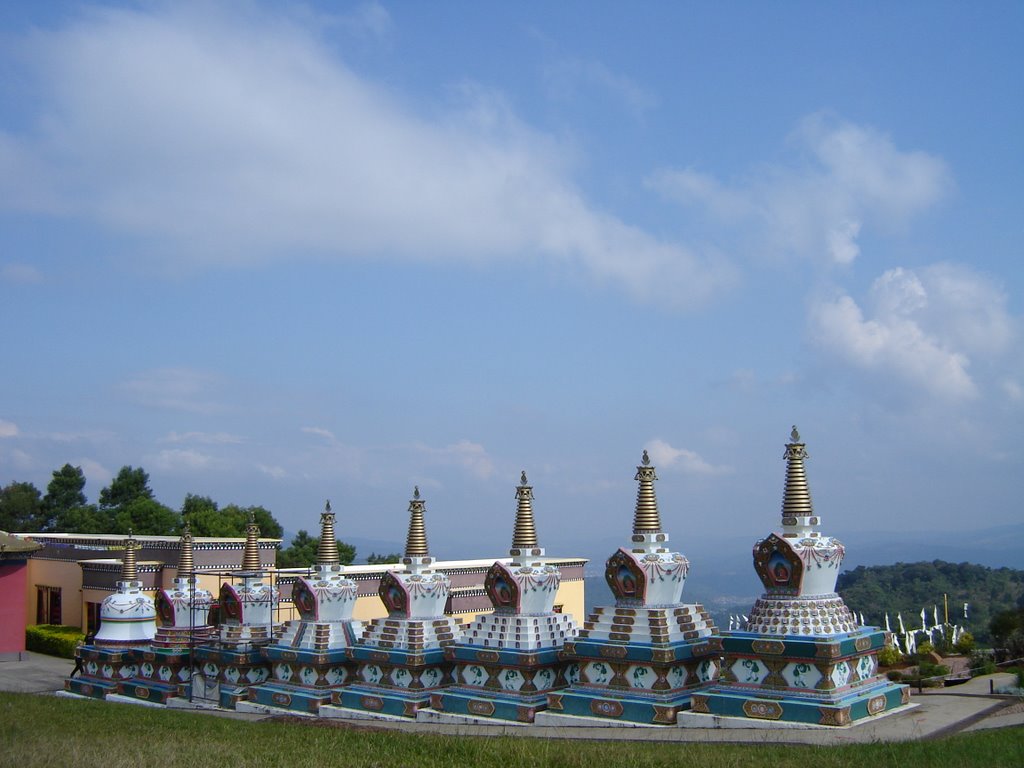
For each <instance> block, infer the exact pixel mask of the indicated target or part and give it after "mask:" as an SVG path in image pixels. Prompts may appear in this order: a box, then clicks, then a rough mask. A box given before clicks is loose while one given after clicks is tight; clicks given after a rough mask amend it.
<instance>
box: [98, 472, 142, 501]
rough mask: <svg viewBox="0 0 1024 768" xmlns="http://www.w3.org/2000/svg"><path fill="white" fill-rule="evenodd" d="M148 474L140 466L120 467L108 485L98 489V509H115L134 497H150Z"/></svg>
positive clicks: (134, 498)
mask: <svg viewBox="0 0 1024 768" xmlns="http://www.w3.org/2000/svg"><path fill="white" fill-rule="evenodd" d="M152 498H153V491H152V489H151V488H150V487H149V475H148V474H147V473H146V470H144V469H143V468H142V467H139V468H138V469H135V468H133V467H130V466H124V467H121V469H120V471H119V472H118V473H117V477H115V478H114V479H113V480H111V481H110V485H108V486H107V487H106V488H104V489H103V490H102V491H100V509H117V508H119V507H122V506H124V505H125V504H128V503H129V502H132V501H135V500H136V499H152Z"/></svg>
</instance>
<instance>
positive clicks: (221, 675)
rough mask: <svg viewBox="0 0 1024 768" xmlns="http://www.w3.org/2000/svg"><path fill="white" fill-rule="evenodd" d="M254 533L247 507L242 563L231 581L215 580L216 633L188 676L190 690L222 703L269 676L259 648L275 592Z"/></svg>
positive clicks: (270, 635) (268, 628) (267, 636)
mask: <svg viewBox="0 0 1024 768" xmlns="http://www.w3.org/2000/svg"><path fill="white" fill-rule="evenodd" d="M259 537H260V529H259V526H258V525H257V524H256V521H255V519H254V518H253V516H252V514H251V513H250V516H249V524H248V525H247V526H246V532H245V551H244V553H243V556H242V568H241V570H240V571H238V572H237V573H236V574H235V576H236V579H235V581H234V582H231V581H229V582H226V583H224V584H221V588H220V627H219V635H218V636H217V638H216V640H215V641H214V642H211V643H209V644H206V645H201V646H200V647H199V648H197V649H196V651H195V662H196V665H197V666H198V667H199V674H197V675H195V676H194V677H193V678H192V696H193V697H194V698H195V697H198V698H201V699H205V700H207V701H210V702H212V703H216V704H218V705H219V706H221V707H225V708H228V709H234V707H235V705H236V704H237V703H238V702H239V701H243V700H246V699H248V690H249V688H250V687H251V686H253V685H258V684H259V683H262V682H264V681H265V680H266V679H267V678H268V677H269V676H270V666H269V664H268V663H267V662H266V660H265V659H264V657H263V654H262V653H261V652H260V650H261V648H262V647H263V646H265V645H268V644H269V643H270V642H272V641H273V639H274V630H275V629H276V626H275V621H274V620H275V614H276V609H277V605H278V602H279V600H280V595H279V593H278V590H277V588H276V587H275V586H274V585H273V584H272V583H271V582H270V580H269V579H268V578H267V576H266V572H265V571H264V566H263V563H262V562H261V560H260V547H259Z"/></svg>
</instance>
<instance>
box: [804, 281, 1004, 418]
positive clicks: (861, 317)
mask: <svg viewBox="0 0 1024 768" xmlns="http://www.w3.org/2000/svg"><path fill="white" fill-rule="evenodd" d="M866 305H867V310H865V309H863V308H862V307H861V306H860V305H859V304H858V303H857V302H856V301H855V300H854V299H853V298H851V297H850V296H847V295H841V296H838V297H836V298H834V299H831V300H826V301H820V302H817V303H816V304H815V305H814V306H812V309H811V314H810V335H811V338H812V339H813V340H814V341H815V342H816V343H817V344H818V345H819V346H820V347H821V349H822V350H824V351H825V352H826V353H828V354H830V355H832V356H834V357H836V358H838V359H839V360H840V361H842V362H843V363H845V364H847V365H850V366H852V367H854V368H857V369H861V370H864V371H868V372H871V373H873V374H876V375H878V376H879V377H882V378H883V379H888V378H890V377H894V378H895V379H896V380H898V381H901V382H903V383H904V384H908V385H910V386H912V387H913V388H915V389H916V390H919V391H923V392H927V393H930V394H932V395H935V396H938V397H941V398H944V399H947V400H966V399H972V398H974V397H976V396H977V395H978V394H979V385H978V382H977V381H976V380H975V378H974V377H972V375H971V373H970V368H971V365H972V362H976V361H978V360H982V361H986V362H992V361H995V363H996V364H997V365H998V363H999V361H1000V360H1001V359H1002V358H1003V357H1005V356H1006V354H1007V353H1008V352H1009V351H1010V349H1011V347H1012V344H1013V341H1014V339H1015V336H1016V334H1015V324H1016V321H1015V320H1014V318H1012V317H1011V316H1010V315H1009V314H1008V312H1007V309H1006V296H1005V294H1004V293H1003V292H1002V290H1001V289H1000V288H999V287H998V286H997V285H995V284H994V283H992V282H991V281H990V280H988V279H987V278H985V277H983V276H981V275H978V274H976V273H974V272H972V271H971V270H969V269H967V268H966V267H963V266H957V265H950V264H937V265H934V266H931V267H926V268H923V269H919V270H908V269H902V268H896V269H890V270H888V271H886V272H885V273H883V274H882V275H881V276H880V277H878V279H876V280H875V282H874V284H873V285H872V287H871V291H870V295H869V297H868V301H867V302H866ZM1004 389H1005V388H1004Z"/></svg>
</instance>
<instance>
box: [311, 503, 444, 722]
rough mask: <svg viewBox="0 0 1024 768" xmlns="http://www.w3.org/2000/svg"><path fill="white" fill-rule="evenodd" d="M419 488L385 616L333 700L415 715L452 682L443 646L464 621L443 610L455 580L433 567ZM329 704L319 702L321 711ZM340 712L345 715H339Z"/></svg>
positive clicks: (354, 651)
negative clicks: (348, 682) (400, 567)
mask: <svg viewBox="0 0 1024 768" xmlns="http://www.w3.org/2000/svg"><path fill="white" fill-rule="evenodd" d="M425 511H426V503H425V502H424V501H423V499H421V498H420V489H419V488H418V487H417V488H416V489H415V490H414V491H413V498H412V499H411V500H410V502H409V532H408V535H407V537H406V544H405V556H404V557H403V558H402V563H403V565H404V566H405V569H404V570H403V571H388V572H387V573H386V574H385V575H384V578H382V579H381V581H380V587H379V594H380V598H381V600H382V601H383V602H384V604H385V605H386V606H387V609H388V616H387V618H382V619H374V620H373V621H372V622H370V624H369V626H367V628H366V631H365V632H364V633H363V637H362V638H361V639H360V641H359V642H358V643H357V644H356V645H355V646H354V647H352V648H351V649H350V655H351V657H352V658H353V659H354V660H355V661H356V663H357V671H356V682H354V683H353V684H352V685H350V686H347V687H344V688H341V689H340V690H337V691H335V693H334V704H335V705H336V706H339V707H345V708H348V709H355V710H364V711H368V712H370V713H373V714H377V715H395V716H401V717H416V711H417V710H419V709H422V708H423V707H426V706H429V704H430V695H431V693H433V692H434V691H436V690H438V689H440V688H443V687H445V686H447V685H450V684H451V677H450V674H449V671H448V666H449V665H448V664H447V663H446V662H445V658H444V648H445V646H448V645H452V644H453V643H455V642H456V641H457V640H458V638H459V636H460V635H461V634H462V629H463V627H462V625H461V624H460V623H459V622H458V621H457V620H456V619H454V618H452V617H451V616H446V615H445V604H446V603H447V602H448V597H449V592H450V589H451V581H450V580H449V578H448V577H447V576H446V575H445V574H444V573H442V572H441V571H437V570H434V568H433V567H432V565H433V562H434V560H433V558H432V557H431V556H430V551H429V548H428V546H427V530H426V524H425V521H424V512H425ZM329 709H331V708H330V707H321V712H324V711H325V710H329ZM339 716H341V715H339Z"/></svg>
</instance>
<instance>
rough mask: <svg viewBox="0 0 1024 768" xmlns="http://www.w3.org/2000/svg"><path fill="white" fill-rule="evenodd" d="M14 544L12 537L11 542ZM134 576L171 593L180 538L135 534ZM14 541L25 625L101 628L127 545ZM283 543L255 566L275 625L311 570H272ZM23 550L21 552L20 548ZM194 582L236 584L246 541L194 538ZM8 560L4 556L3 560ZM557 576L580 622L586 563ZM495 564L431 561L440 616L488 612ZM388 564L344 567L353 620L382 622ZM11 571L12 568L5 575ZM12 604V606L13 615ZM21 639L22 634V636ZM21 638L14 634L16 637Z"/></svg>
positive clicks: (52, 536) (32, 537)
mask: <svg viewBox="0 0 1024 768" xmlns="http://www.w3.org/2000/svg"><path fill="white" fill-rule="evenodd" d="M12 538H13V537H12ZM135 540H136V542H137V545H138V549H137V550H136V557H137V563H136V570H137V576H138V580H139V581H140V582H141V583H142V591H143V592H144V593H145V594H147V595H149V596H150V597H152V598H153V600H154V601H156V600H157V599H158V595H159V592H160V591H161V590H171V589H173V588H174V584H175V579H177V578H178V577H179V574H180V573H181V572H182V569H181V568H180V559H181V556H182V551H181V537H180V536H155V535H136V536H135ZM17 541H19V542H21V543H22V544H23V545H24V546H28V547H30V548H32V549H37V548H36V547H35V544H33V542H34V543H36V544H39V545H41V546H42V548H41V549H38V551H36V552H34V553H33V555H32V557H31V558H30V559H28V560H27V562H25V559H24V557H22V556H19V557H18V560H19V562H20V563H23V564H22V565H19V566H18V570H17V571H16V572H17V574H18V580H17V582H14V581H13V577H12V583H18V584H21V585H22V586H21V587H20V588H21V589H22V590H23V594H24V599H23V600H22V601H20V606H21V607H20V608H19V609H18V610H20V611H21V612H22V613H23V615H24V622H25V623H26V624H64V625H70V626H77V627H81V629H82V632H83V633H86V634H90V633H94V632H95V631H96V630H97V629H98V628H99V623H100V610H99V609H100V604H101V603H102V602H103V599H104V598H105V597H106V596H107V595H109V594H110V593H111V592H113V591H115V590H116V589H117V580H118V579H119V578H120V572H121V561H120V560H119V559H115V558H114V557H113V553H115V552H120V551H121V549H122V547H123V546H124V536H123V535H118V534H90V533H25V534H18V536H17ZM280 544H281V540H280V539H273V538H262V537H261V538H260V539H259V541H258V547H259V555H260V562H261V564H262V566H263V568H264V570H265V571H266V573H267V575H268V578H270V579H272V581H273V584H274V586H275V587H277V589H278V590H279V591H280V596H281V601H280V603H279V604H278V607H277V609H276V610H277V613H276V615H275V618H274V621H275V623H277V624H281V623H284V622H287V621H289V620H291V619H296V618H299V613H298V611H297V610H296V607H295V604H294V603H293V602H292V599H291V590H292V587H293V586H294V585H295V584H297V583H298V580H299V579H300V578H301V577H304V576H305V575H307V573H308V568H286V569H278V568H276V567H275V562H276V556H277V548H278V547H279V546H280ZM19 546H20V545H19ZM192 548H193V553H194V554H193V558H194V560H193V568H194V571H193V572H192V573H193V576H194V577H195V580H196V586H197V588H199V589H205V590H208V591H209V592H211V593H212V594H213V595H219V594H220V588H221V585H222V584H224V583H225V582H227V581H230V580H231V579H233V578H235V577H234V575H233V574H235V573H237V572H238V570H239V569H240V568H241V567H242V557H243V555H244V551H245V539H244V538H231V537H212V536H195V537H193V539H192ZM11 555H13V551H12V550H10V549H9V550H8V556H11ZM551 562H552V563H553V564H555V565H557V566H558V568H559V570H560V571H561V573H562V582H561V584H560V586H559V589H558V595H557V596H556V598H555V610H557V611H562V612H564V613H566V614H568V615H572V616H573V617H574V618H575V619H576V620H577V621H582V620H583V618H584V608H583V603H584V597H583V586H584V581H583V569H584V566H585V565H586V562H587V561H586V560H585V559H583V558H579V557H565V558H559V559H557V561H555V560H552V561H551ZM493 563H494V558H493V557H490V558H474V559H460V560H445V561H440V560H435V561H434V562H433V564H432V567H433V569H434V570H436V571H441V572H443V573H444V574H445V575H446V576H447V577H448V578H449V580H450V581H451V589H450V591H449V593H448V601H447V602H446V603H445V613H446V614H448V615H450V616H454V617H455V618H457V619H458V620H459V621H460V622H462V623H467V622H469V621H472V620H473V618H475V617H476V616H477V615H478V614H480V613H484V612H490V611H491V610H492V606H491V603H490V600H489V599H488V597H487V591H486V590H485V589H484V580H485V579H486V577H487V572H488V570H489V569H490V567H491V565H492V564H493ZM392 568H394V566H393V565H366V564H359V565H347V566H344V572H345V576H346V578H348V579H351V580H352V581H353V582H354V583H355V585H356V589H357V592H356V603H355V607H354V608H353V611H352V616H353V618H354V619H358V620H360V621H362V622H367V621H370V620H371V619H376V618H383V617H384V616H387V613H388V612H387V608H386V606H385V605H384V603H383V602H381V600H380V597H379V596H378V592H379V587H380V582H381V579H382V578H384V575H385V574H386V573H387V572H388V571H389V570H391V569H392ZM10 570H11V571H12V573H13V572H15V569H14V568H11V569H10ZM15 604H18V603H16V602H15V601H12V604H11V605H12V609H13V606H14V605H15ZM22 635H23V633H22ZM22 635H19V637H21V636H22Z"/></svg>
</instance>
